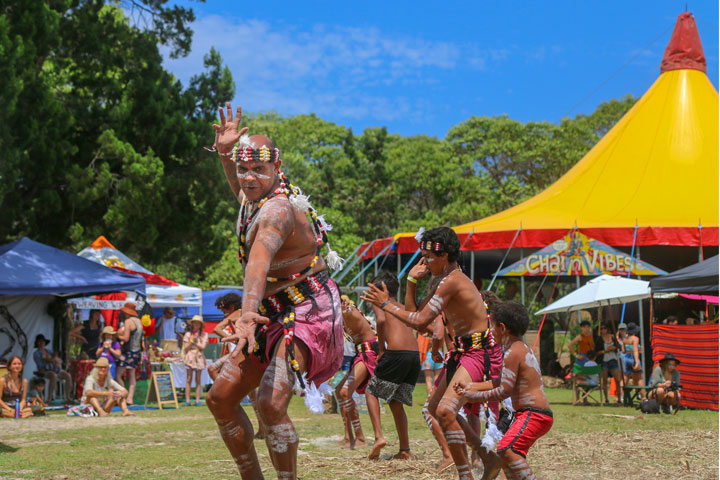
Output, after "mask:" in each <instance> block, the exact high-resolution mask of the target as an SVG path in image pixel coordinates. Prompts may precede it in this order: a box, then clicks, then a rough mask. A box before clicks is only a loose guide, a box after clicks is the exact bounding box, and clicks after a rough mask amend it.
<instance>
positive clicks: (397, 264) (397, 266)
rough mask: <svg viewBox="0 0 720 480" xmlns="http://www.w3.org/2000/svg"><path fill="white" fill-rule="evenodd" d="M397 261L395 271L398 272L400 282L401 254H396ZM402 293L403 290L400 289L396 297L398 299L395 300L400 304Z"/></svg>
mask: <svg viewBox="0 0 720 480" xmlns="http://www.w3.org/2000/svg"><path fill="white" fill-rule="evenodd" d="M395 260H396V262H395V267H396V268H395V270H396V271H397V278H398V280H399V279H400V263H401V261H400V260H401V258H400V252H395ZM401 291H402V288H398V291H397V294H396V295H395V297H396V298H395V300H397V301H398V302H399V301H400V292H401Z"/></svg>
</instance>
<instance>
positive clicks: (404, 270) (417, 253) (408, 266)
mask: <svg viewBox="0 0 720 480" xmlns="http://www.w3.org/2000/svg"><path fill="white" fill-rule="evenodd" d="M418 255H420V247H418V249H417V250H416V251H415V253H413V256H412V257H410V260H409V261H408V263H406V264H405V266H404V267H403V268H402V270H400V273H398V277H397V278H398V280H400V279H401V278H402V277H403V275H405V272H406V271H407V270H408V268H410V265H412V263H413V262H414V261H415V259H416V258H417V257H418Z"/></svg>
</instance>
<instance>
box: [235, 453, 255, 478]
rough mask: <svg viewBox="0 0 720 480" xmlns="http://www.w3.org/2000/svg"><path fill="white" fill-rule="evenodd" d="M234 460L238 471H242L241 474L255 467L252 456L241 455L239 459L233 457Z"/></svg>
mask: <svg viewBox="0 0 720 480" xmlns="http://www.w3.org/2000/svg"><path fill="white" fill-rule="evenodd" d="M233 459H234V460H235V464H236V465H237V467H238V470H240V474H242V473H243V472H247V471H250V470H252V469H253V467H254V462H253V458H252V457H251V456H250V455H246V454H241V455H238V456H237V457H233Z"/></svg>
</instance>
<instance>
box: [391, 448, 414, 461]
mask: <svg viewBox="0 0 720 480" xmlns="http://www.w3.org/2000/svg"><path fill="white" fill-rule="evenodd" d="M392 459H393V460H410V459H412V455H410V449H409V448H408V449H407V450H400V451H399V452H398V453H396V454H395V455H393V456H392Z"/></svg>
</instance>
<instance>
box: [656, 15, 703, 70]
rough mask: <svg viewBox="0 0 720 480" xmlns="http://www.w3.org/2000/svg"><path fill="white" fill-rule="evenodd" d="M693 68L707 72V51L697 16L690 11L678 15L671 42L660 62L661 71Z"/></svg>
mask: <svg viewBox="0 0 720 480" xmlns="http://www.w3.org/2000/svg"><path fill="white" fill-rule="evenodd" d="M683 69H692V70H700V71H701V72H703V73H707V63H706V62H705V53H703V48H702V42H701V41H700V34H699V33H698V30H697V25H696V24H695V18H694V17H693V16H692V13H690V12H684V13H681V14H680V15H678V18H677V22H676V23H675V30H673V33H672V36H671V37H670V42H668V45H667V47H666V48H665V55H664V56H663V59H662V63H661V64H660V73H665V72H668V71H670V70H683Z"/></svg>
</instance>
